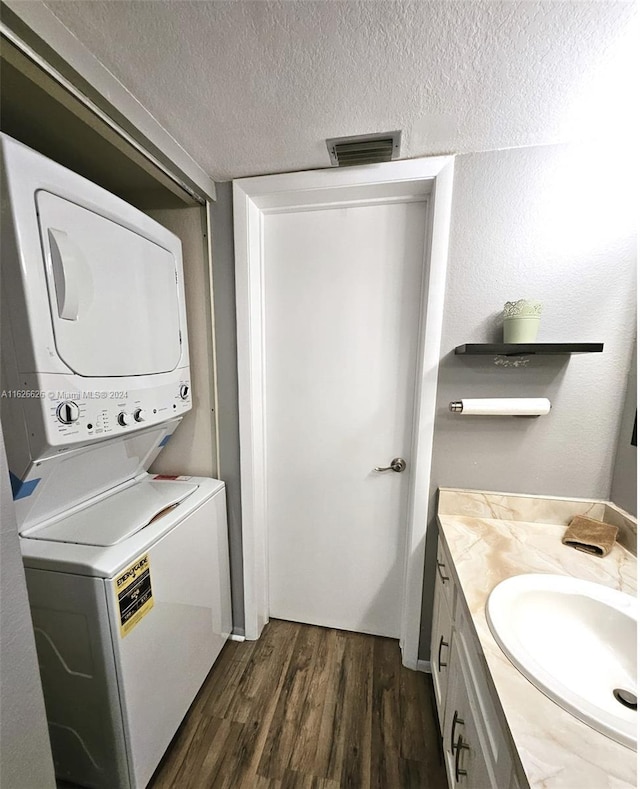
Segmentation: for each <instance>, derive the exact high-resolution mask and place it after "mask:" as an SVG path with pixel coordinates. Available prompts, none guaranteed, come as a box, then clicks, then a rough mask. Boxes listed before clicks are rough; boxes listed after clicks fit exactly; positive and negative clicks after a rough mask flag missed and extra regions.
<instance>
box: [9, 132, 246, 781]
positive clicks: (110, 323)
mask: <svg viewBox="0 0 640 789" xmlns="http://www.w3.org/2000/svg"><path fill="white" fill-rule="evenodd" d="M1 147H2V201H3V202H2V248H1V252H2V313H1V320H2V382H1V383H2V386H1V389H2V398H1V405H2V426H3V431H4V433H5V441H6V446H7V456H8V461H9V468H10V472H11V483H12V488H13V495H14V501H15V509H16V515H17V521H18V528H19V531H20V538H21V539H20V544H21V549H22V555H23V561H24V566H25V572H26V577H27V587H28V591H29V600H30V605H31V614H32V618H33V625H34V631H35V636H36V645H37V650H38V659H39V664H40V672H41V677H42V683H43V689H44V694H45V705H46V709H47V718H48V722H49V732H50V738H51V744H52V750H53V754H54V762H55V765H56V774H57V775H58V776H59V777H60V778H63V779H66V780H68V781H71V782H74V783H77V784H80V785H82V786H90V787H108V788H109V789H116V787H118V788H120V787H123V788H124V787H126V788H127V789H139V788H140V787H144V786H146V784H147V783H148V781H149V779H150V778H151V776H152V774H153V772H154V770H155V769H156V767H157V765H158V763H159V762H160V760H161V758H162V755H163V754H164V752H165V750H166V748H167V746H168V745H169V743H170V741H171V739H172V737H173V735H174V734H175V732H176V730H177V728H178V726H179V725H180V722H181V721H182V719H183V717H184V715H185V713H186V712H187V710H188V708H189V706H190V704H191V702H192V701H193V699H194V697H195V695H196V693H197V692H198V690H199V688H200V687H201V685H202V683H203V681H204V679H205V677H206V675H207V673H208V672H209V670H210V669H211V666H212V665H213V663H214V661H215V659H216V657H217V655H218V654H219V652H220V650H221V649H222V646H223V645H224V642H225V641H226V639H227V637H228V636H229V633H230V630H231V601H230V584H229V557H228V542H227V520H226V504H225V490H224V484H223V483H222V482H220V481H218V480H213V479H205V478H199V477H178V478H171V479H167V478H162V477H158V476H153V475H151V474H149V473H148V471H147V470H148V468H149V466H150V465H151V463H152V462H153V460H154V459H155V458H156V457H157V455H158V453H159V452H160V451H161V450H162V447H163V446H165V444H166V443H167V441H169V439H170V438H171V435H172V433H173V432H174V431H175V429H176V427H177V426H178V424H179V422H180V420H181V418H182V417H183V416H184V414H185V413H186V412H187V411H189V409H190V408H191V382H190V374H189V352H188V342H187V326H186V317H185V298H184V283H183V273H182V252H181V245H180V241H179V240H178V239H177V238H176V237H175V236H174V235H173V234H171V233H170V232H169V231H168V230H166V229H165V228H163V227H162V226H161V225H159V224H158V223H156V222H154V221H153V220H151V219H150V218H149V217H148V216H146V215H145V214H143V213H141V212H140V211H138V210H137V209H134V208H132V207H131V206H130V205H128V204H127V203H125V202H123V201H122V200H120V199H119V198H117V197H115V196H113V195H111V194H109V193H108V192H106V191H105V190H104V189H102V188H100V187H98V186H96V185H95V184H93V183H91V182H89V181H87V180H86V179H84V178H82V177H80V176H79V175H77V174H75V173H72V172H70V171H69V170H67V169H66V168H64V167H62V166H60V165H59V164H57V163H55V162H52V161H50V160H48V159H46V158H45V157H43V156H41V155H40V154H38V153H36V152H34V151H32V150H30V149H29V148H27V147H25V146H24V145H22V144H20V143H18V142H16V141H15V140H12V139H11V138H9V137H7V136H5V135H2V138H1Z"/></svg>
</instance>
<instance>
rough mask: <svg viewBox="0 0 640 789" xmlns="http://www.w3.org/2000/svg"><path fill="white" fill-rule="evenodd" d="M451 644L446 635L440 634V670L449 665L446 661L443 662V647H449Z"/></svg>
mask: <svg viewBox="0 0 640 789" xmlns="http://www.w3.org/2000/svg"><path fill="white" fill-rule="evenodd" d="M448 646H449V644H448V643H447V642H446V641H445V640H444V636H440V646H439V647H438V671H442V669H443V668H446V667H447V664H446V663H443V662H442V647H448Z"/></svg>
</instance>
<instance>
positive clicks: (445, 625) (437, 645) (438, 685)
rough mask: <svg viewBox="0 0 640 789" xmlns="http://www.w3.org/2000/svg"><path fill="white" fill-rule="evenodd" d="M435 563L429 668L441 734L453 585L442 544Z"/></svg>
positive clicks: (449, 642)
mask: <svg viewBox="0 0 640 789" xmlns="http://www.w3.org/2000/svg"><path fill="white" fill-rule="evenodd" d="M436 562H437V564H436V587H435V593H434V601H433V626H432V628H431V666H432V677H433V689H434V691H435V695H436V707H437V709H438V723H439V725H440V730H441V731H442V730H443V726H444V712H445V704H446V700H447V698H446V696H447V686H448V675H449V666H450V663H451V646H452V642H451V636H452V633H453V617H454V614H455V585H454V581H453V576H452V574H451V570H450V567H449V561H448V559H447V557H446V555H445V553H444V550H443V548H442V543H441V542H438V554H437V559H436Z"/></svg>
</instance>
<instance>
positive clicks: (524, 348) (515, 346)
mask: <svg viewBox="0 0 640 789" xmlns="http://www.w3.org/2000/svg"><path fill="white" fill-rule="evenodd" d="M603 348H604V343H602V342H533V343H526V342H518V343H502V342H500V343H485V342H483V343H467V344H466V345H458V347H457V348H456V353H457V354H466V355H468V356H530V355H533V354H560V353H565V354H567V353H602V350H603Z"/></svg>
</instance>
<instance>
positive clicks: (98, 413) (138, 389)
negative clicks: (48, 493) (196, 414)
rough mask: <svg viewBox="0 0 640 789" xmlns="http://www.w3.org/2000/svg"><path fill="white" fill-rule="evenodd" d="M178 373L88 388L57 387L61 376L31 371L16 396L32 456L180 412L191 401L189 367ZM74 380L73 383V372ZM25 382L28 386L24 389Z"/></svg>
mask: <svg viewBox="0 0 640 789" xmlns="http://www.w3.org/2000/svg"><path fill="white" fill-rule="evenodd" d="M183 373H184V374H183V376H182V377H181V378H180V379H179V380H178V381H175V380H172V381H167V382H166V383H160V382H158V381H157V379H156V381H155V385H153V386H148V385H147V386H144V382H140V381H139V380H136V379H133V380H132V379H131V378H129V379H123V380H126V381H127V383H128V384H133V386H134V387H135V388H127V389H125V388H122V389H114V388H113V381H112V380H111V381H109V382H108V384H106V385H105V388H104V389H101V388H95V389H89V390H83V389H80V388H77V386H69V385H68V384H67V385H65V384H64V382H63V383H62V386H63V388H60V385H61V384H60V378H61V376H47V375H40V376H33V379H34V380H33V381H31V382H29V380H25V381H24V382H23V385H24V388H22V389H21V391H20V392H16V395H18V394H21V395H22V397H21V398H18V399H19V400H20V401H21V404H22V408H23V413H24V417H25V422H26V423H27V424H28V425H30V428H31V429H30V437H29V443H30V446H31V455H32V457H40V458H44V457H48V456H51V455H52V454H57V453H59V452H60V451H63V450H65V449H68V448H71V447H75V446H79V445H82V444H86V443H90V442H93V441H96V440H100V439H107V438H116V437H118V436H122V435H126V434H128V433H131V432H134V431H136V430H140V429H142V428H145V427H150V426H152V425H155V424H160V423H162V422H166V421H167V420H169V419H172V418H174V417H177V416H183V415H184V414H185V413H186V412H187V411H189V410H190V409H191V406H192V401H191V381H190V378H189V375H188V370H184V371H183ZM25 378H26V379H28V378H31V376H27V377H25ZM73 381H74V383H75V384H77V381H78V379H77V377H75V376H74V378H73ZM30 383H31V385H32V386H33V389H29V388H28V387H29V384H30ZM92 383H95V381H92ZM105 383H106V382H105ZM56 385H57V386H56ZM124 386H126V384H124ZM27 395H30V396H27Z"/></svg>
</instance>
